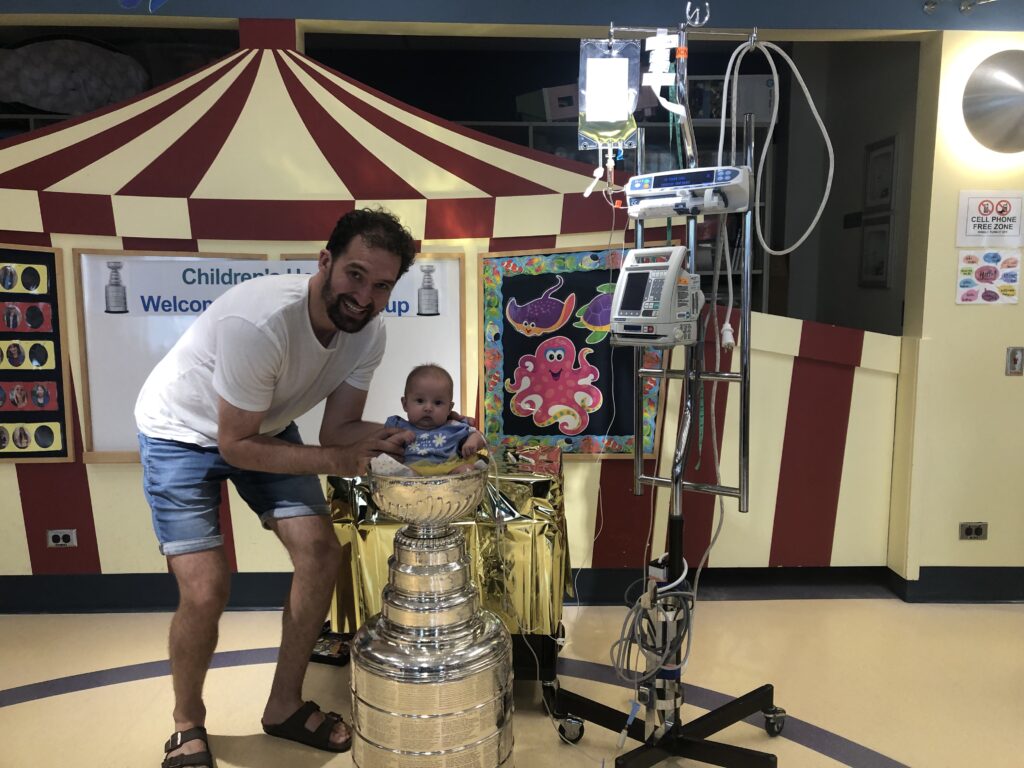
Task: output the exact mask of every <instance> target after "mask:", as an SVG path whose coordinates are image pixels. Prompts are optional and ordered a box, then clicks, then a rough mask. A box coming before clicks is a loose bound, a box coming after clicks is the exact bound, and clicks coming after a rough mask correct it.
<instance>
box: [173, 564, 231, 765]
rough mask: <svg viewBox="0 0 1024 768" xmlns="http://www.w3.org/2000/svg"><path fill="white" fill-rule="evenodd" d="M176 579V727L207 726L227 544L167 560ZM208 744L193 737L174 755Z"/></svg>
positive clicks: (226, 574) (226, 579)
mask: <svg viewBox="0 0 1024 768" xmlns="http://www.w3.org/2000/svg"><path fill="white" fill-rule="evenodd" d="M167 561H168V563H170V566H171V571H172V572H173V573H174V576H175V578H176V579H177V581H178V592H179V594H180V598H179V601H178V610H177V611H175V612H174V618H173V619H172V620H171V632H170V643H169V645H170V656H171V677H172V680H173V682H174V730H176V731H185V730H188V729H189V728H193V727H195V726H197V725H201V726H205V724H206V705H205V704H203V681H204V680H205V679H206V672H207V670H208V669H209V668H210V660H211V659H212V658H213V651H214V649H215V648H216V647H217V624H218V622H219V621H220V616H221V614H222V613H223V612H224V607H225V606H226V605H227V601H228V592H229V589H230V586H231V576H230V568H229V567H228V563H227V559H226V558H225V556H224V549H223V547H217V548H216V549H206V550H203V551H200V552H190V553H188V554H184V555H172V556H170V557H168V558H167ZM206 748H207V745H206V744H204V743H203V742H202V741H201V740H199V739H195V740H193V741H188V742H185V743H184V744H182V746H181V747H180V748H179V749H176V750H173V751H172V752H171V753H170V754H172V755H177V754H192V753H194V752H202V751H203V750H205V749H206Z"/></svg>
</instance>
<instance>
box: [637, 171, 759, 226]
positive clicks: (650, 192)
mask: <svg viewBox="0 0 1024 768" xmlns="http://www.w3.org/2000/svg"><path fill="white" fill-rule="evenodd" d="M626 201H627V203H628V204H629V205H628V210H629V215H630V217H632V218H634V219H651V218H657V219H661V218H670V217H672V216H698V215H701V214H717V213H737V212H742V211H745V210H747V208H748V207H750V169H749V168H748V167H746V166H744V165H740V166H719V167H714V168H687V169H685V170H679V171H661V172H660V173H646V174H643V175H642V176H634V177H633V178H631V179H630V180H629V181H628V182H627V183H626Z"/></svg>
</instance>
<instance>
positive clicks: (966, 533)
mask: <svg viewBox="0 0 1024 768" xmlns="http://www.w3.org/2000/svg"><path fill="white" fill-rule="evenodd" d="M987 538H988V523H960V539H961V540H962V541H965V540H968V539H987Z"/></svg>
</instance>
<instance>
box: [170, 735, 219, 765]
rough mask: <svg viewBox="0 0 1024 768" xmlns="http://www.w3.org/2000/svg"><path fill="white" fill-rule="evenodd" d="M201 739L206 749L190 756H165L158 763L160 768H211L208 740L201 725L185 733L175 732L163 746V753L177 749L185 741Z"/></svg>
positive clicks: (211, 758) (211, 760) (211, 761)
mask: <svg viewBox="0 0 1024 768" xmlns="http://www.w3.org/2000/svg"><path fill="white" fill-rule="evenodd" d="M195 739H202V740H203V743H204V744H206V749H205V750H203V751H202V752H196V753H195V754H192V755H174V756H173V757H172V756H171V755H169V754H168V755H167V756H166V757H165V758H164V761H163V762H162V763H160V768H186V767H187V766H200V767H201V768H213V754H212V753H211V752H210V738H209V737H208V736H207V735H206V729H205V728H203V726H201V725H197V726H196V727H195V728H189V729H188V730H187V731H175V732H174V733H173V734H171V738H169V739H168V740H167V743H166V744H164V753H165V754H166V753H168V752H171V751H172V750H175V749H177V748H178V747H180V746H181V745H182V744H184V743H185V742H186V741H193V740H195Z"/></svg>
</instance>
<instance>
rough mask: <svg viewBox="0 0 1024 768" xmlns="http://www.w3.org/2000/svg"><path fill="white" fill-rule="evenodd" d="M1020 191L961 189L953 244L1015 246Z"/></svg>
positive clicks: (1018, 234)
mask: <svg viewBox="0 0 1024 768" xmlns="http://www.w3.org/2000/svg"><path fill="white" fill-rule="evenodd" d="M1022 203H1024V192H1021V191H1020V190H1005V189H1004V190H993V191H988V192H986V191H980V190H961V191H960V207H959V211H958V215H957V235H956V244H957V245H958V246H960V247H966V248H971V247H979V246H995V247H997V248H998V247H1002V246H1006V247H1016V246H1021V245H1024V238H1022V237H1021V205H1022Z"/></svg>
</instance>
